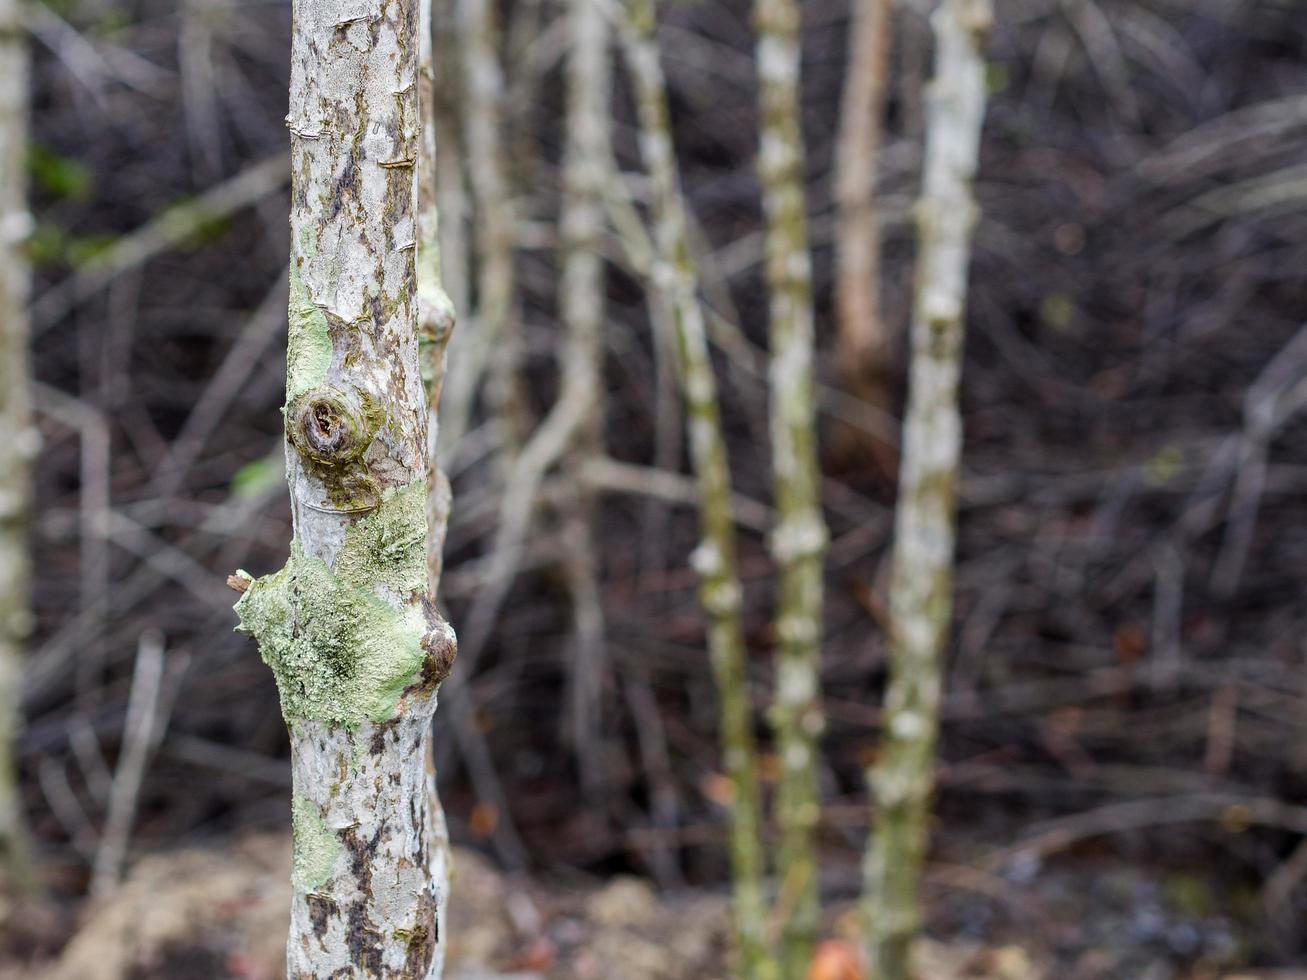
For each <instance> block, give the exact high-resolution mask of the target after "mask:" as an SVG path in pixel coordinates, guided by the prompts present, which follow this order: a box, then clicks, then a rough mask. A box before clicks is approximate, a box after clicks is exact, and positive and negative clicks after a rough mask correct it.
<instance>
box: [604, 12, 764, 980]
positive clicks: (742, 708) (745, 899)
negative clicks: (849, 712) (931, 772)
mask: <svg viewBox="0 0 1307 980" xmlns="http://www.w3.org/2000/svg"><path fill="white" fill-rule="evenodd" d="M656 27H657V25H656V20H655V8H654V3H653V0H629V2H628V10H627V17H626V19H625V21H624V23H623V40H624V42H625V48H626V54H627V62H628V64H629V65H630V69H631V76H632V79H633V81H634V83H635V92H636V101H637V106H638V109H639V118H640V147H641V152H642V153H643V155H644V162H645V166H646V167H647V168H648V171H649V177H650V182H651V184H652V187H653V218H654V222H655V232H654V244H655V251H656V254H655V257H654V264H653V279H654V288H655V289H656V290H657V291H658V293H659V294H661V297H662V301H661V306H662V308H663V309H665V311H666V313H667V319H669V320H670V323H671V325H672V328H673V331H674V333H675V336H674V338H673V341H674V345H675V350H676V363H677V369H678V378H679V380H680V386H681V392H682V395H683V398H684V401H685V413H686V417H687V421H688V426H689V432H690V456H691V460H692V462H693V464H694V472H695V478H696V480H697V482H698V487H699V522H700V534H701V543H700V545H699V548H698V549H697V550H696V552H695V553H694V558H693V563H694V567H695V570H696V571H697V572H698V574H699V596H700V600H701V601H702V603H703V607H704V611H705V612H706V613H707V614H708V650H709V654H710V656H711V658H712V665H713V674H714V677H715V680H716V683H717V692H718V697H719V698H720V699H721V707H720V713H719V719H720V720H719V726H720V737H721V744H722V755H723V758H724V759H725V764H726V773H727V776H728V777H729V778H730V780H731V785H732V787H733V789H734V794H733V799H732V802H731V830H730V851H731V875H732V881H733V887H734V913H735V935H736V942H737V944H738V947H739V957H740V970H739V973H740V975H741V976H743V977H747V978H751V980H755V978H764V977H775V976H777V974H776V973H775V963H774V961H773V960H772V959H771V956H770V954H769V950H768V948H767V943H766V938H765V922H766V905H765V900H764V896H763V884H762V880H763V873H764V870H765V861H764V859H763V854H762V839H761V822H762V821H761V817H760V811H761V807H760V803H759V793H758V777H757V771H758V770H757V752H756V750H755V748H754V740H753V712H752V705H751V702H750V699H749V689H748V676H747V671H746V667H747V660H746V655H745V645H744V632H743V627H742V625H741V620H740V601H741V596H742V592H741V588H740V580H739V575H738V573H737V571H736V560H735V519H734V515H733V513H732V507H731V474H730V467H729V465H728V459H727V454H726V442H725V439H724V438H723V435H722V423H721V413H720V408H719V403H718V396H717V379H716V376H715V374H714V373H713V365H712V360H711V358H710V356H709V350H708V339H707V331H706V330H705V328H704V315H703V307H702V306H700V304H699V298H698V284H697V281H696V277H695V271H694V266H693V264H692V262H691V253H690V240H689V232H688V222H687V220H686V215H685V210H684V199H683V197H682V194H681V187H680V178H679V175H678V173H677V167H676V155H675V149H674V147H673V144H672V132H671V123H670V116H669V111H668V105H667V87H666V82H665V79H664V76H663V70H662V65H661V63H660V62H659V57H658V42H657V34H656Z"/></svg>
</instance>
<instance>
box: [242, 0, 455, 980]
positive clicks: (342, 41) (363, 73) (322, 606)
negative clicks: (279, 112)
mask: <svg viewBox="0 0 1307 980" xmlns="http://www.w3.org/2000/svg"><path fill="white" fill-rule="evenodd" d="M293 16H294V27H293V30H292V66H291V104H290V116H289V123H288V125H289V127H290V131H291V142H292V148H293V156H292V168H293V175H294V176H293V182H292V195H291V201H292V204H291V242H292V246H291V248H292V252H291V284H290V334H289V343H288V351H287V382H286V412H285V414H286V436H287V443H288V446H287V453H286V460H287V467H286V468H287V482H288V484H289V486H290V493H291V505H292V515H293V519H294V528H295V538H294V540H293V541H292V542H291V557H290V560H289V561H288V562H287V564H286V566H285V567H284V568H283V569H282V570H281V571H279V572H276V573H273V574H271V575H267V576H264V577H263V578H260V579H257V580H251V579H250V578H249V577H248V576H245V575H238V576H236V577H234V578H233V580H232V584H233V585H234V586H235V587H236V588H238V589H241V590H243V595H242V596H241V599H240V601H239V602H237V604H236V610H237V613H238V614H239V616H240V618H241V624H242V629H244V630H245V631H247V632H249V633H251V634H253V635H254V637H255V638H256V639H257V640H258V643H259V648H260V652H261V654H262V656H263V658H264V660H265V661H266V662H267V663H268V664H269V665H270V666H271V667H272V669H273V673H274V674H275V676H276V679H277V686H278V689H279V692H280V695H281V705H282V713H283V715H284V716H285V718H286V723H287V726H288V728H289V729H290V737H291V764H292V774H293V784H294V796H293V805H292V816H293V825H294V868H293V876H292V883H293V899H292V907H291V928H290V938H289V942H288V944H287V972H288V976H289V977H291V978H295V980H308V978H317V977H328V976H333V975H343V976H364V977H369V978H390V977H394V978H399V977H403V978H431V977H434V976H435V972H434V970H435V964H436V960H437V957H436V955H435V953H436V946H437V944H438V936H437V930H438V922H439V909H438V906H439V902H440V900H441V899H442V897H443V896H441V895H440V894H439V893H438V892H437V889H436V887H435V885H434V882H433V880H432V876H431V846H432V833H433V827H432V815H431V813H430V812H429V807H428V795H427V789H428V787H427V779H426V772H425V768H424V766H423V760H424V758H425V756H426V752H427V749H428V743H429V740H430V735H431V717H432V714H433V712H434V711H435V701H436V698H435V695H436V688H437V687H438V685H439V683H440V681H441V680H442V679H443V678H444V676H445V675H446V674H447V673H448V669H449V665H450V662H451V660H452V658H453V651H454V639H453V633H452V631H451V630H450V629H449V627H448V624H446V623H445V622H444V621H443V620H441V619H440V617H439V616H438V615H437V614H436V612H435V608H434V606H433V605H432V604H431V602H430V600H429V598H428V591H427V590H428V571H427V517H426V501H427V459H428V454H427V405H426V393H425V391H424V388H423V383H422V372H421V365H420V355H419V345H418V317H417V312H418V310H417V306H418V304H417V298H416V295H415V289H414V282H415V275H416V270H415V251H416V248H415V245H416V241H415V236H416V232H417V229H416V227H415V219H416V186H415V180H414V167H415V164H416V162H417V158H418V146H419V138H420V129H421V126H420V120H419V113H418V94H417V81H418V79H417V62H418V7H417V4H416V3H413V2H411V0H377V2H376V3H375V4H374V5H372V7H371V8H370V10H369V12H367V13H365V14H360V13H359V8H358V6H357V4H355V3H352V2H349V0H296V2H295V4H294V7H293Z"/></svg>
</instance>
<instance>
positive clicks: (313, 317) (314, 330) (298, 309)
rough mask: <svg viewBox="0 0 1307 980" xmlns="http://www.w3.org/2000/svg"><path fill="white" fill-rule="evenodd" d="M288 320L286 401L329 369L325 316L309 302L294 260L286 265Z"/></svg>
mask: <svg viewBox="0 0 1307 980" xmlns="http://www.w3.org/2000/svg"><path fill="white" fill-rule="evenodd" d="M289 313H290V323H289V329H288V332H287V335H286V403H287V404H289V403H290V402H291V401H292V400H293V399H294V398H295V397H296V396H297V395H300V394H303V393H304V392H306V391H308V390H310V389H312V388H315V387H317V386H318V385H320V384H322V382H323V381H324V380H326V377H327V372H328V371H329V370H330V369H331V354H332V349H331V334H330V331H329V330H328V326H327V315H326V314H325V313H323V312H322V310H321V309H320V308H319V307H318V304H316V303H315V302H313V297H312V296H310V295H309V290H308V287H307V286H305V285H304V280H302V279H301V278H300V273H299V269H298V268H296V266H295V263H293V262H292V263H291V266H290V304H289Z"/></svg>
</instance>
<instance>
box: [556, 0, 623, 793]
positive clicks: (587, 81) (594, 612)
mask: <svg viewBox="0 0 1307 980" xmlns="http://www.w3.org/2000/svg"><path fill="white" fill-rule="evenodd" d="M570 19H571V21H570V28H571V29H570V32H569V33H570V40H571V45H570V50H569V56H568V63H567V137H566V140H567V142H566V147H565V150H564V154H563V203H562V212H561V214H560V216H559V233H560V235H561V237H562V248H563V270H562V283H561V290H562V292H561V294H560V297H559V305H560V309H561V312H562V317H563V328H564V330H565V333H566V340H565V342H564V345H563V351H562V356H563V361H562V365H561V367H562V372H563V382H562V393H561V396H560V397H567V398H575V399H578V400H579V401H580V402H581V403H582V404H581V407H580V409H579V410H580V412H581V421H580V423H579V425H578V426H577V431H576V434H575V436H574V437H573V446H572V448H571V451H570V452H569V454H568V457H567V459H566V460H565V461H564V469H565V471H566V472H567V474H568V479H569V482H571V483H572V485H573V486H574V487H575V490H574V491H573V494H572V499H571V501H570V504H569V505H568V512H567V513H566V514H565V515H564V516H563V521H564V524H565V526H566V535H567V541H568V548H567V555H566V557H565V559H564V563H565V571H566V574H567V579H568V586H569V589H570V591H571V593H572V630H573V636H574V638H575V654H574V657H573V661H572V665H571V670H572V675H571V681H570V698H569V701H570V704H569V716H570V719H571V737H572V739H571V740H572V745H573V748H574V750H575V751H576V753H577V758H578V759H579V761H580V765H581V776H582V781H583V783H584V784H585V785H586V786H587V788H589V789H593V788H594V787H596V786H598V785H599V783H600V781H601V774H600V772H599V765H600V758H601V754H600V752H599V739H598V735H599V723H600V720H599V704H600V700H601V695H602V692H603V678H604V671H605V664H604V660H603V656H604V619H603V604H602V597H601V594H600V590H599V567H598V566H599V553H598V549H597V548H596V547H595V541H594V516H595V494H594V491H593V489H590V488H588V487H587V484H586V481H585V479H584V477H583V475H582V474H583V471H584V469H585V464H586V462H587V461H588V460H590V459H593V458H597V457H599V456H601V455H602V454H603V421H604V410H605V399H604V397H603V384H604V372H603V358H604V335H603V325H604V294H605V283H604V260H603V255H602V250H603V242H602V238H603V233H604V184H605V180H606V178H607V175H608V170H607V168H608V162H609V160H611V159H612V145H611V144H612V134H611V131H610V128H609V107H608V103H609V100H610V97H611V92H612V59H611V58H610V56H609V50H608V41H609V30H608V19H607V16H606V15H605V13H604V11H603V9H602V8H601V7H600V6H599V0H570Z"/></svg>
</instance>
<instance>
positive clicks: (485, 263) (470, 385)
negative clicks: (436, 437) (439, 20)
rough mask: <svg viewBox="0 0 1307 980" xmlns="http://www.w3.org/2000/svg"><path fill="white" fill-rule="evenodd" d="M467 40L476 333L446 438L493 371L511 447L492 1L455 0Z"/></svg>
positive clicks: (508, 286) (463, 353)
mask: <svg viewBox="0 0 1307 980" xmlns="http://www.w3.org/2000/svg"><path fill="white" fill-rule="evenodd" d="M456 2H457V5H458V20H459V33H460V35H461V38H462V42H463V51H462V56H463V66H464V80H465V85H464V88H465V99H464V105H463V118H464V124H465V137H464V140H465V143H466V146H467V155H468V174H469V178H470V183H471V185H472V197H473V204H474V212H475V214H474V218H473V225H472V228H473V238H474V242H473V250H474V251H475V253H476V262H477V274H476V279H477V290H476V293H477V295H476V307H475V313H474V314H473V316H472V317H471V320H472V323H473V329H471V330H468V331H464V332H463V333H462V335H461V336H460V337H459V339H458V341H457V342H456V343H455V345H454V364H455V365H456V367H457V371H456V372H455V376H454V377H453V378H451V379H450V391H449V396H450V397H449V405H448V409H447V411H446V428H447V429H448V432H447V433H446V437H447V441H453V440H457V439H459V438H460V437H462V436H463V435H464V434H466V432H467V430H468V428H469V426H470V424H471V419H472V413H473V410H474V408H475V404H476V398H477V389H478V387H479V386H480V384H481V380H482V377H483V375H485V374H486V373H487V372H489V374H490V377H489V386H488V390H487V400H488V402H489V404H490V410H491V412H492V413H493V414H494V416H495V418H496V424H497V425H498V426H499V427H500V429H501V438H502V440H503V443H504V445H505V446H507V447H515V446H516V445H517V444H518V442H519V441H520V435H521V433H520V427H521V426H520V424H519V422H520V420H518V419H516V418H514V411H515V399H516V394H515V391H514V388H515V385H516V373H517V361H518V349H517V348H518V344H519V338H518V337H517V336H516V333H515V331H513V329H512V326H513V325H512V324H511V323H510V320H511V319H512V317H513V304H514V302H515V300H516V294H517V286H516V277H515V270H514V267H513V235H514V207H513V202H512V199H511V198H510V197H509V181H508V176H507V174H506V173H505V170H504V154H503V132H502V128H503V109H504V106H503V102H504V73H503V69H502V68H501V67H500V64H499V33H500V32H499V26H498V15H497V8H496V5H495V4H494V3H493V2H492V0H456Z"/></svg>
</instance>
